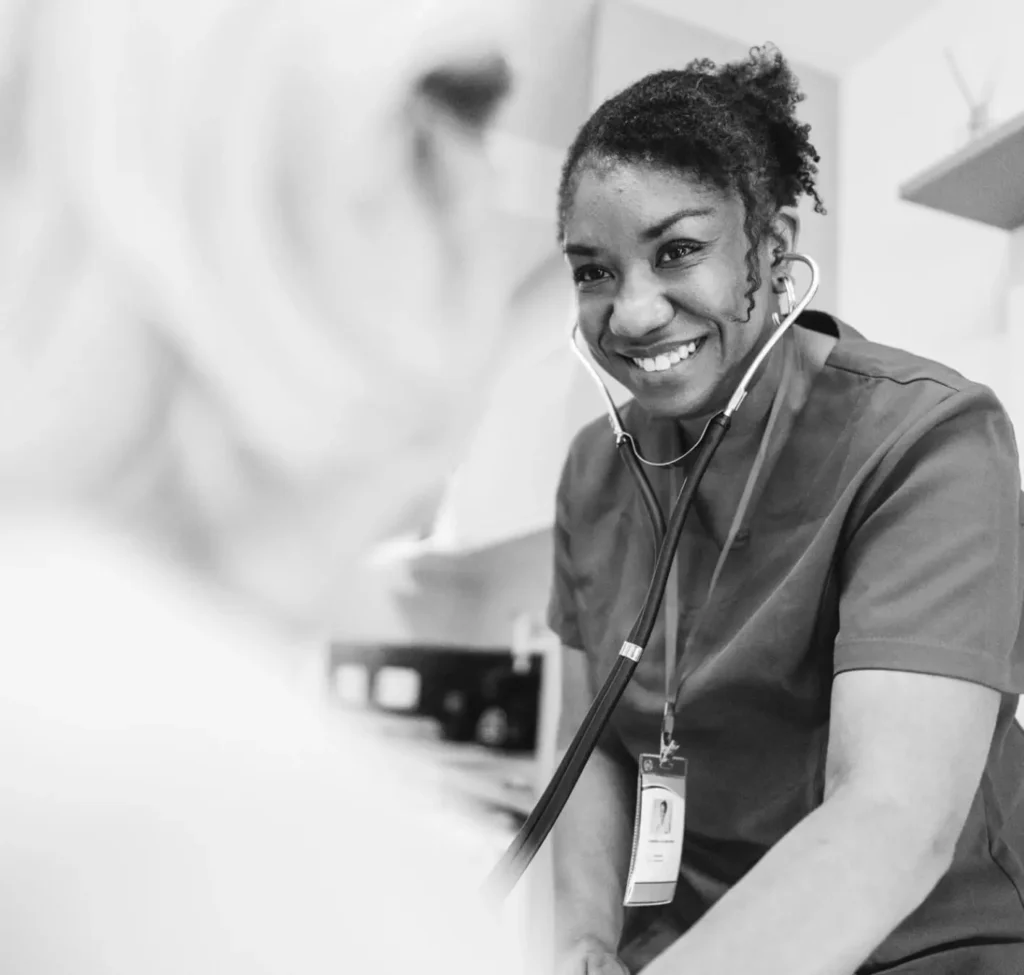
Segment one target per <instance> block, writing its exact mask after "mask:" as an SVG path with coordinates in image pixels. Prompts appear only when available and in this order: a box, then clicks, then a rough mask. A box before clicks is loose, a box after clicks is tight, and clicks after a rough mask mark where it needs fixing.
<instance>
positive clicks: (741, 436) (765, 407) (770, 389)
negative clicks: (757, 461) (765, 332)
mask: <svg viewBox="0 0 1024 975" xmlns="http://www.w3.org/2000/svg"><path fill="white" fill-rule="evenodd" d="M790 341H791V338H790V335H789V334H788V333H787V334H786V335H785V336H783V338H782V340H781V341H780V342H778V343H777V344H776V346H775V347H774V348H773V349H772V351H771V352H769V353H768V356H767V358H766V359H765V361H764V363H762V365H761V368H760V369H759V370H758V371H757V374H756V375H755V376H754V378H753V380H752V382H751V384H750V386H749V388H748V391H747V396H746V398H745V399H744V400H743V405H742V406H741V407H740V408H739V409H738V410H737V411H736V413H735V415H734V417H733V420H732V424H731V426H730V428H729V436H728V437H727V438H726V442H727V443H728V442H730V441H731V442H732V443H737V442H743V441H745V440H746V437H747V436H749V435H750V434H756V433H758V432H759V431H761V430H762V429H763V428H764V424H765V422H766V421H767V419H768V413H769V411H770V410H771V407H772V403H773V402H774V400H775V394H776V393H777V392H778V389H779V384H780V383H781V381H782V374H783V367H784V365H785V361H786V356H787V355H788V354H789V351H788V345H789V342H790ZM748 367H749V363H748V364H747V365H745V366H744V367H743V372H740V373H739V376H740V377H742V376H743V374H744V373H745V372H746V369H747V368H748ZM738 382H739V379H735V380H733V383H734V384H735V383H738ZM733 388H735V386H733V387H731V388H730V389H729V396H730V397H731V396H732V392H733ZM723 408H724V407H723ZM719 412H721V410H720V409H719V410H715V411H714V412H713V413H708V414H706V415H704V416H700V417H687V418H685V419H680V420H679V425H680V427H681V428H682V431H683V439H684V443H685V445H686V446H687V447H691V446H692V445H693V444H695V443H696V442H697V440H699V439H700V436H701V434H702V433H703V432H704V430H705V428H706V427H707V425H708V421H709V420H711V418H712V417H713V416H715V415H716V414H717V413H719Z"/></svg>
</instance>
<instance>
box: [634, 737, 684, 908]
mask: <svg viewBox="0 0 1024 975" xmlns="http://www.w3.org/2000/svg"><path fill="white" fill-rule="evenodd" d="M685 818H686V759H685V758H675V757H668V758H664V759H660V758H659V757H658V756H657V755H641V756H640V769H639V777H638V780H637V802H636V821H635V823H634V825H633V855H632V857H631V858H630V861H629V876H628V877H627V878H626V896H625V899H624V900H623V902H622V903H623V906H625V907H655V906H657V905H659V904H669V903H671V901H672V898H673V897H674V896H675V892H676V883H677V882H678V880H679V864H680V862H681V861H682V858H683V825H684V821H685Z"/></svg>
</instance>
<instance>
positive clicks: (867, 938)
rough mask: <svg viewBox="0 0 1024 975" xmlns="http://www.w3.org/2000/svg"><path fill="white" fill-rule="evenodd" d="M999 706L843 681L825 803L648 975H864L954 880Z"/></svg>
mask: <svg viewBox="0 0 1024 975" xmlns="http://www.w3.org/2000/svg"><path fill="white" fill-rule="evenodd" d="M998 706H999V694H998V693H997V692H996V691H993V690H990V689H989V688H986V687H982V686H980V685H977V684H971V683H967V682H965V681H960V680H955V679H953V678H946V677H932V676H929V675H925V674H912V673H900V672H896V671H882V670H862V671H850V672H847V673H842V674H840V675H839V676H838V677H837V678H836V680H835V683H834V687H833V693H832V722H831V733H830V737H829V752H828V763H827V782H826V792H825V801H824V803H823V804H822V806H821V807H820V808H819V809H817V810H816V811H815V812H814V813H812V814H811V815H810V816H808V817H807V818H806V819H805V820H803V822H801V823H800V824H799V825H798V826H797V827H795V828H794V829H793V830H792V831H791V832H790V833H789V835H787V836H786V837H785V838H784V839H783V840H782V841H781V842H779V843H778V844H777V845H776V846H775V847H774V848H773V849H772V850H771V852H769V853H768V855H767V856H765V858H764V859H763V860H762V861H761V862H760V863H759V864H758V865H757V866H756V867H755V868H754V869H753V870H752V871H751V872H750V873H749V874H748V875H747V876H746V877H745V878H744V879H743V880H742V881H741V882H740V883H739V884H737V885H736V887H734V888H733V890H731V891H730V892H729V893H728V894H727V895H726V896H725V897H724V898H723V899H722V900H721V901H720V902H719V903H718V904H717V905H716V906H715V907H714V908H713V909H712V910H711V911H710V912H709V913H708V914H707V915H706V916H705V917H704V918H703V919H702V920H701V921H700V922H699V923H698V924H696V925H695V926H694V927H693V929H691V931H690V932H689V933H688V934H686V935H685V936H684V937H683V938H682V939H680V940H679V941H678V942H676V944H674V945H673V946H672V947H671V948H669V949H668V950H667V951H666V952H665V953H664V954H662V955H661V956H660V957H659V958H657V959H656V960H655V961H654V962H653V963H652V964H650V965H649V966H648V967H647V968H645V969H644V975H669V973H671V975H687V973H691V972H693V973H701V975H851V973H853V972H855V971H856V969H857V968H858V966H859V965H860V964H862V963H863V961H864V960H865V959H866V958H867V956H868V955H869V954H870V953H871V952H872V951H873V950H874V949H875V948H876V947H877V946H878V944H880V943H881V942H882V941H883V940H884V939H885V938H886V937H887V936H888V934H889V933H890V932H891V931H892V930H893V929H894V928H895V927H896V926H897V925H898V924H899V923H900V922H901V921H902V920H903V919H904V918H905V917H906V916H907V915H908V914H910V913H911V912H912V911H913V910H914V909H915V908H916V907H917V906H918V905H920V904H921V902H922V901H923V900H924V899H925V898H926V897H927V896H928V894H929V893H930V892H931V890H932V888H933V887H934V886H935V884H936V883H938V881H939V880H940V878H941V877H942V876H943V874H944V873H945V872H946V870H947V869H948V868H949V864H950V862H951V859H952V856H953V851H954V848H955V845H956V841H957V838H958V837H959V835H960V831H961V830H962V828H963V824H964V821H965V820H966V817H967V813H968V810H969V808H970V805H971V802H972V800H973V797H974V794H975V792H976V791H977V789H978V783H979V781H980V779H981V774H982V770H983V769H984V765H985V760H986V757H987V755H988V751H989V747H990V744H991V740H992V733H993V729H994V727H995V721H996V714H997V711H998Z"/></svg>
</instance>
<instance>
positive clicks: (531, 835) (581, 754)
mask: <svg viewBox="0 0 1024 975" xmlns="http://www.w3.org/2000/svg"><path fill="white" fill-rule="evenodd" d="M782 261H784V262H792V261H799V262H800V263H802V264H806V265H807V267H808V268H809V269H810V272H811V282H810V284H809V285H808V287H807V290H806V292H805V293H804V295H803V297H802V298H801V299H800V300H799V301H796V300H795V298H796V295H795V290H794V287H793V283H792V280H791V279H790V277H789V276H788V275H787V276H786V277H785V278H784V279H783V286H784V289H785V293H786V297H787V299H788V304H789V307H788V309H787V311H786V313H785V315H784V316H782V317H781V318H780V317H779V316H778V315H777V314H776V315H775V316H773V318H774V319H775V322H776V328H775V330H774V331H773V332H772V334H771V335H770V336H769V338H768V341H767V342H765V344H764V345H763V346H762V348H761V350H760V351H759V352H758V353H757V355H756V356H755V357H754V360H753V361H752V362H751V363H750V366H749V367H748V368H747V370H746V372H745V373H744V374H743V378H742V379H741V380H740V381H739V383H738V384H737V386H736V390H735V392H734V393H733V394H732V396H731V397H730V399H729V401H728V403H727V404H726V407H725V409H723V410H722V411H721V412H720V413H717V414H716V415H715V416H713V417H712V418H711V419H710V420H709V421H708V423H707V425H706V426H705V428H704V431H703V432H702V433H701V436H700V437H699V438H698V440H697V442H696V443H695V444H694V445H693V446H692V447H691V448H690V449H689V450H687V451H686V452H685V453H683V454H681V455H680V456H678V457H675V458H673V459H672V460H668V461H652V460H648V459H647V458H645V457H644V456H643V454H642V453H641V452H640V448H639V446H638V445H637V443H636V440H635V438H634V437H633V436H632V434H630V433H629V432H628V431H627V430H626V429H625V427H624V425H623V423H622V418H621V416H620V415H619V411H618V408H617V407H616V405H615V401H614V400H613V399H612V395H611V393H610V392H609V390H608V387H607V386H606V385H605V383H604V381H603V380H602V378H601V376H600V374H599V373H598V371H597V369H596V368H595V366H594V365H593V363H592V362H591V361H590V359H589V358H588V357H587V356H586V354H585V353H584V351H583V350H582V349H581V348H580V345H579V342H578V340H577V336H578V331H579V326H578V324H577V323H576V322H575V321H574V324H573V327H572V332H571V336H570V343H571V346H572V351H573V352H574V353H575V355H576V356H577V358H579V360H580V362H582V363H583V366H584V367H585V368H586V370H587V372H588V374H589V375H590V376H591V378H592V379H593V380H594V382H595V383H596V384H597V386H598V389H599V390H600V393H601V396H602V399H603V400H604V403H605V409H606V411H607V413H608V420H609V422H610V423H611V427H612V432H613V434H614V436H615V445H616V448H617V449H618V452H619V455H620V456H621V457H622V459H623V461H624V463H625V464H626V466H627V467H628V468H629V471H630V473H631V474H632V476H633V478H634V480H635V481H636V485H637V488H638V489H639V491H640V495H641V497H642V498H643V502H644V507H645V509H646V510H647V514H648V517H649V518H650V520H651V526H652V528H653V529H654V533H655V538H656V539H657V540H660V545H659V548H658V556H657V559H656V561H655V566H654V572H653V573H652V575H651V581H650V583H649V585H648V587H647V593H646V595H645V597H644V602H643V606H642V607H641V609H640V613H639V615H638V616H637V618H636V621H635V622H634V623H633V627H632V629H631V630H630V631H629V635H628V636H627V638H626V640H625V641H624V642H623V644H622V647H621V648H620V650H619V654H618V656H617V658H616V660H615V664H614V665H613V667H612V670H611V673H610V674H609V675H608V677H607V678H606V680H605V682H604V684H603V685H602V687H601V690H600V691H599V692H598V694H597V696H596V697H595V698H594V702H593V703H592V704H591V706H590V710H589V711H588V712H587V714H586V717H585V718H584V719H583V722H582V723H581V724H580V727H579V729H578V730H577V732H576V735H575V736H574V737H573V740H572V743H571V744H570V745H569V747H568V749H567V750H566V752H565V755H564V756H563V758H562V761H561V763H560V764H559V766H558V768H557V769H556V770H555V774H554V775H553V776H552V777H551V781H550V782H549V783H548V785H547V788H546V789H545V790H544V792H543V794H542V795H541V797H540V799H539V800H538V801H537V804H536V805H535V806H534V808H533V810H532V811H531V812H530V815H529V816H528V817H527V819H526V822H525V823H524V824H523V826H522V828H521V829H520V830H519V832H518V833H517V834H516V837H515V839H514V840H513V841H512V843H511V844H510V845H509V847H508V849H507V850H506V851H505V854H504V856H503V857H502V858H501V860H500V861H499V862H498V864H497V865H496V866H495V868H494V869H493V871H492V872H491V874H490V876H489V878H488V882H487V888H486V893H487V894H488V895H489V896H492V897H496V898H498V899H499V900H501V899H504V898H505V897H506V896H507V895H508V894H509V893H510V892H511V891H512V889H513V888H514V887H515V885H516V883H517V882H518V881H519V878H520V877H521V876H522V875H523V873H524V871H525V870H526V868H527V867H528V866H529V865H530V862H531V861H532V860H533V858H534V856H536V854H537V852H538V851H539V850H540V847H541V845H542V844H543V843H544V840H545V839H546V838H547V836H548V834H549V833H550V832H551V829H552V827H553V826H554V825H555V822H556V820H557V819H558V816H559V815H560V814H561V812H562V809H563V808H565V804H566V802H567V801H568V799H569V796H570V795H571V794H572V790H573V789H574V788H575V786H576V783H577V781H579V777H580V775H582V773H583V769H584V767H585V766H586V763H587V761H588V759H589V758H590V756H591V754H592V753H593V751H594V748H595V747H596V746H597V742H598V739H599V738H600V736H601V733H602V732H603V731H604V728H605V726H606V725H607V723H608V720H609V718H610V717H611V713H612V710H613V709H614V708H615V705H616V704H618V702H619V698H621V697H622V693H623V691H624V690H625V689H626V685H627V684H628V683H629V681H630V679H631V678H632V676H633V673H634V671H635V670H636V667H637V664H638V663H639V662H640V658H641V656H642V655H643V652H644V650H645V648H646V647H647V642H648V641H649V640H650V638H651V633H652V632H653V631H654V624H655V621H656V620H657V616H658V612H659V611H660V609H661V604H662V600H663V599H664V597H665V589H666V586H667V584H668V578H669V573H670V571H671V568H672V563H673V560H674V559H675V554H676V549H677V548H678V547H679V539H680V537H681V535H682V531H683V525H684V523H685V521H686V516H687V514H688V513H689V511H690V508H691V506H692V505H693V499H694V497H695V496H696V493H697V488H698V487H699V485H700V482H701V479H702V478H703V476H704V473H705V471H706V470H707V469H708V465H709V464H710V463H711V459H712V457H714V454H715V451H716V450H717V449H718V446H719V444H721V442H722V440H723V439H724V437H725V435H726V433H727V432H728V431H729V427H730V426H731V425H732V419H733V417H734V416H735V415H736V412H737V410H739V408H740V406H742V404H743V401H744V399H746V396H747V391H748V389H749V387H750V384H751V382H753V380H754V377H755V376H756V375H757V373H758V370H759V369H760V368H761V366H762V365H763V363H764V361H765V359H767V358H768V356H769V355H770V353H771V351H772V349H773V348H775V346H776V345H777V344H778V343H779V341H780V340H781V339H782V337H783V335H784V334H785V333H786V332H787V331H788V330H789V329H790V328H791V327H792V325H793V323H794V322H795V321H796V320H797V318H799V317H800V315H801V314H802V313H803V311H804V310H805V309H806V308H807V306H808V304H810V302H811V299H812V298H813V297H814V295H815V293H816V292H817V290H818V281H819V272H818V265H817V264H816V263H815V262H814V260H812V259H811V258H810V257H807V256H806V255H804V254H795V253H793V254H785V255H783V256H782ZM691 454H695V456H694V459H693V462H692V466H691V469H690V472H689V474H688V475H687V477H686V478H685V479H684V481H683V483H682V486H681V487H680V489H679V494H678V495H677V497H676V501H675V504H674V505H673V507H672V510H671V512H670V514H669V518H668V522H667V524H666V520H665V515H664V512H663V511H662V509H661V505H660V504H659V503H658V499H657V495H656V494H655V493H654V489H653V488H652V487H651V482H650V480H649V479H648V477H647V475H646V473H645V472H644V469H643V468H644V466H648V467H656V468H657V467H661V468H665V467H674V466H676V465H677V464H680V463H681V462H682V461H683V460H685V459H686V458H688V457H689V456H690V455H691Z"/></svg>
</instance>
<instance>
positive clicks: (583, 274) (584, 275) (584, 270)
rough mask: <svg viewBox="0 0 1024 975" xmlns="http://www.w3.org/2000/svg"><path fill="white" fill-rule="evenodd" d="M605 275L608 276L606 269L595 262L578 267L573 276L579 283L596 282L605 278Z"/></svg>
mask: <svg viewBox="0 0 1024 975" xmlns="http://www.w3.org/2000/svg"><path fill="white" fill-rule="evenodd" d="M604 277H606V272H605V270H604V269H603V268H600V267H597V266H596V265H594V264H586V265H584V266H583V267H578V268H576V270H575V271H573V273H572V278H573V280H574V281H575V282H576V283H577V284H594V283H595V282H597V281H601V280H603V279H604Z"/></svg>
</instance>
